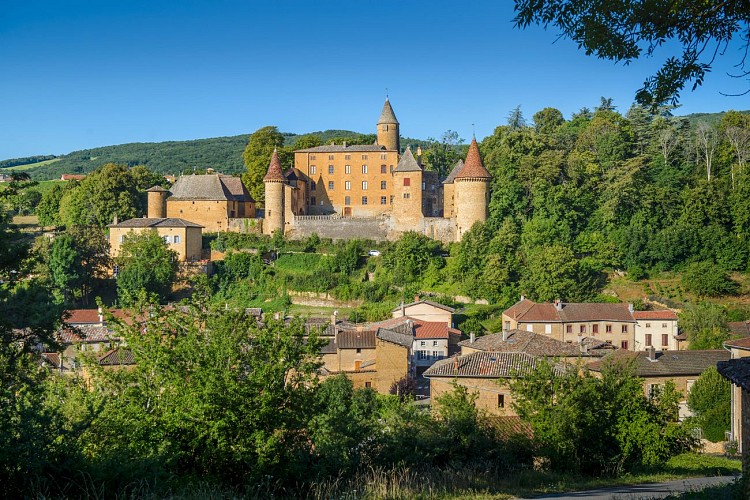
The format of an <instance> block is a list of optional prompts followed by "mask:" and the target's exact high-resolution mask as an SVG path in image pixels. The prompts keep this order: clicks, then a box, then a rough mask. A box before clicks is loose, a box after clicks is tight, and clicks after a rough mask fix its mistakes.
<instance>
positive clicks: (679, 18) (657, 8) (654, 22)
mask: <svg viewBox="0 0 750 500" xmlns="http://www.w3.org/2000/svg"><path fill="white" fill-rule="evenodd" d="M515 10H516V18H515V23H516V26H517V27H520V28H525V27H527V26H529V25H531V24H539V25H542V26H544V27H548V26H550V25H552V26H555V27H557V28H558V29H560V30H561V32H562V34H563V36H565V37H567V38H570V39H571V40H573V41H575V42H576V43H578V46H579V47H580V48H582V49H583V50H584V51H585V52H586V55H591V54H594V55H596V56H597V57H599V58H604V59H610V60H614V61H625V62H628V61H631V60H635V59H638V58H639V57H641V56H644V55H645V56H651V55H653V54H654V52H655V50H656V49H657V47H661V46H662V45H663V44H665V42H667V41H675V42H677V43H679V44H681V46H682V47H681V50H682V54H681V55H680V56H677V57H674V56H671V57H669V58H667V60H666V61H665V62H664V64H663V66H662V67H661V69H659V71H658V72H657V73H656V75H654V76H651V77H649V78H647V79H646V81H645V83H644V86H643V88H641V89H640V90H639V91H638V92H637V93H636V100H637V101H638V102H639V103H640V104H645V105H649V106H657V105H660V104H663V103H666V102H671V103H676V102H677V99H678V98H679V95H680V91H681V90H682V89H683V88H684V86H685V85H686V84H687V83H688V82H693V89H695V88H696V87H697V86H699V85H700V84H702V83H703V78H704V77H705V74H706V73H707V72H708V71H710V70H711V65H712V63H713V61H714V58H715V57H716V56H717V54H720V55H723V54H724V53H723V50H724V49H725V48H726V47H727V45H728V43H729V41H730V40H732V39H733V38H734V37H735V36H736V35H741V34H742V33H744V32H746V31H747V24H748V22H749V21H750V14H749V13H748V9H747V5H746V4H745V2H743V1H739V0H737V1H730V2H722V3H720V4H713V3H706V2H702V1H700V0H682V1H680V2H678V3H676V4H675V3H671V2H661V1H659V0H646V1H639V2H636V1H626V2H618V3H617V4H616V5H610V4H606V5H605V4H598V3H593V4H591V3H584V2H577V1H575V0H545V1H541V2H540V1H531V0H516V6H515ZM743 43H744V46H745V48H746V47H747V44H748V43H750V42H749V41H748V40H747V38H744V39H743ZM742 67H743V66H741V65H740V68H742ZM746 74H747V73H745V75H746Z"/></svg>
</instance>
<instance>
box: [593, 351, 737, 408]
mask: <svg viewBox="0 0 750 500" xmlns="http://www.w3.org/2000/svg"><path fill="white" fill-rule="evenodd" d="M729 358H730V353H729V352H728V351H726V350H724V349H715V350H704V351H700V350H696V351H657V350H656V349H655V348H654V347H650V348H649V349H647V350H646V351H640V352H619V353H617V354H615V355H613V356H612V357H610V358H606V359H604V360H602V361H598V362H596V363H591V364H590V365H588V368H589V369H590V370H591V371H592V372H595V373H601V371H602V369H603V367H604V364H605V363H608V362H615V361H621V362H632V363H633V368H634V373H633V374H634V375H635V376H636V377H639V378H641V379H643V392H644V394H646V395H647V396H650V395H653V394H654V393H655V392H656V391H658V390H660V389H661V388H662V387H663V386H664V384H665V383H666V382H668V381H671V382H673V383H674V385H675V388H676V389H677V391H679V392H680V393H681V394H682V398H681V400H680V412H679V416H680V420H682V419H684V418H686V417H689V416H691V415H692V412H691V411H690V410H689V409H688V407H687V397H688V394H689V393H690V389H691V388H692V387H693V384H694V383H695V381H696V380H697V379H698V377H699V376H700V375H701V373H703V372H704V371H705V370H706V369H707V368H709V367H711V366H716V363H718V362H719V361H726V360H728V359H729Z"/></svg>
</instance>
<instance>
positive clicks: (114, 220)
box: [112, 214, 118, 226]
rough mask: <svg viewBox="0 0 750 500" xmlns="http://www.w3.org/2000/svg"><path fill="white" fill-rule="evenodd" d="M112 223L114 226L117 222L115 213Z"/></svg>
mask: <svg viewBox="0 0 750 500" xmlns="http://www.w3.org/2000/svg"><path fill="white" fill-rule="evenodd" d="M112 224H114V225H115V226H116V225H117V224H118V222H117V214H115V217H114V219H112Z"/></svg>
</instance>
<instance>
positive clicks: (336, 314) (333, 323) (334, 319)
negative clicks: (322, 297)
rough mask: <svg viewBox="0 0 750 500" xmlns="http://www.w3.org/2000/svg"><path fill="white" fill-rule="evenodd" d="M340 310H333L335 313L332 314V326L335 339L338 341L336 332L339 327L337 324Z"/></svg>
mask: <svg viewBox="0 0 750 500" xmlns="http://www.w3.org/2000/svg"><path fill="white" fill-rule="evenodd" d="M338 315H339V312H338V311H333V314H331V327H332V328H333V341H334V342H336V334H337V333H338V329H339V327H338V326H337V325H336V318H337V317H338Z"/></svg>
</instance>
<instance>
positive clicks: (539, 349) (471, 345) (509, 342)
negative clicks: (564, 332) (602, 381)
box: [458, 330, 617, 364]
mask: <svg viewBox="0 0 750 500" xmlns="http://www.w3.org/2000/svg"><path fill="white" fill-rule="evenodd" d="M458 345H459V346H460V348H461V355H464V356H465V355H467V354H471V353H473V352H522V353H525V354H529V355H531V356H536V357H544V358H556V359H559V360H560V361H563V362H566V363H573V364H575V363H578V362H579V361H580V362H581V363H583V364H588V363H592V362H594V361H598V360H600V359H601V358H602V357H604V356H606V355H608V354H611V353H612V352H614V351H615V350H617V348H616V347H614V346H613V345H612V344H608V343H606V342H604V341H602V340H599V339H595V338H593V337H585V338H583V339H582V340H581V342H580V343H568V342H562V341H560V340H556V339H553V338H551V337H550V336H548V335H543V334H540V333H534V332H528V331H525V330H504V331H503V332H502V333H494V334H489V335H483V336H481V337H478V338H477V337H475V336H474V334H472V335H471V337H470V338H469V339H468V340H463V341H461V342H459V343H458Z"/></svg>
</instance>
